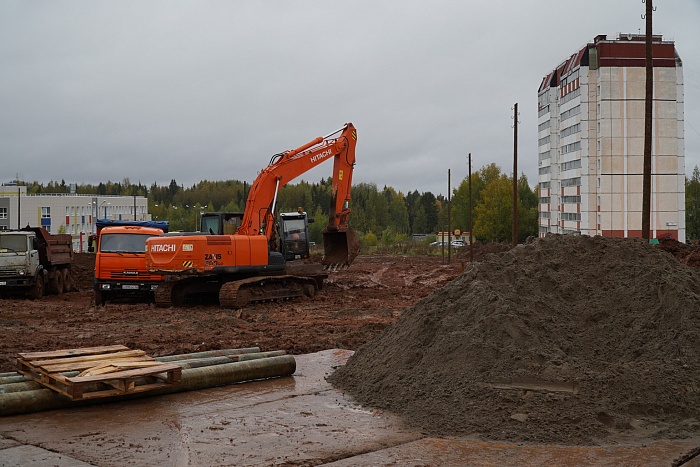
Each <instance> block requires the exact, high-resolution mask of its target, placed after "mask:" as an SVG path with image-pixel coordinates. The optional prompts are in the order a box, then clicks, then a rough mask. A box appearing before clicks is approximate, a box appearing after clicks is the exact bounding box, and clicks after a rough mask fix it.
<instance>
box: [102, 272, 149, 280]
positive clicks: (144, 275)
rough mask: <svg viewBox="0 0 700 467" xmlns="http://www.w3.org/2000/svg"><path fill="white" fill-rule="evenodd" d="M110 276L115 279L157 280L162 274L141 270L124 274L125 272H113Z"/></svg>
mask: <svg viewBox="0 0 700 467" xmlns="http://www.w3.org/2000/svg"><path fill="white" fill-rule="evenodd" d="M110 278H112V279H115V280H132V281H157V280H160V278H161V277H160V276H159V275H157V274H149V273H147V272H139V273H138V274H124V273H123V272H112V273H111V274H110Z"/></svg>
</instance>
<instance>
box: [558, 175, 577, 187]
mask: <svg viewBox="0 0 700 467" xmlns="http://www.w3.org/2000/svg"><path fill="white" fill-rule="evenodd" d="M579 185H581V177H574V178H566V179H564V180H562V181H561V186H563V187H567V186H579Z"/></svg>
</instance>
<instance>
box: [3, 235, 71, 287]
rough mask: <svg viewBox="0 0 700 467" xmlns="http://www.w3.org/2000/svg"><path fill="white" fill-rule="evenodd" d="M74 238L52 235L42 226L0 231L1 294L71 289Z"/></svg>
mask: <svg viewBox="0 0 700 467" xmlns="http://www.w3.org/2000/svg"><path fill="white" fill-rule="evenodd" d="M72 262H73V241H72V238H71V236H70V235H68V234H56V235H51V234H50V233H49V232H48V231H47V230H46V229H45V228H43V227H29V226H27V227H25V228H23V229H20V230H10V231H3V232H0V296H5V295H16V294H25V295H27V296H29V297H30V298H33V299H38V298H41V297H42V296H44V295H45V294H46V293H51V294H60V293H64V292H69V291H70V290H71V264H72Z"/></svg>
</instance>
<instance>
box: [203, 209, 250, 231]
mask: <svg viewBox="0 0 700 467" xmlns="http://www.w3.org/2000/svg"><path fill="white" fill-rule="evenodd" d="M242 220H243V213H242V212H203V213H202V215H201V223H200V225H201V227H200V229H199V231H200V232H202V233H205V234H209V235H233V234H235V233H236V230H238V227H240V226H241V222H242Z"/></svg>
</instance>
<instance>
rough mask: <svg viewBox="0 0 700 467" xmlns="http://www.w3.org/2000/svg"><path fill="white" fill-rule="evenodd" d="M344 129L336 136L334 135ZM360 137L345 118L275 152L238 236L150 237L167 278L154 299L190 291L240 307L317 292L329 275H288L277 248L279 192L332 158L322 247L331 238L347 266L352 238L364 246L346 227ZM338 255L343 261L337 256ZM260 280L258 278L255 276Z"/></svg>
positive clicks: (151, 254) (153, 259)
mask: <svg viewBox="0 0 700 467" xmlns="http://www.w3.org/2000/svg"><path fill="white" fill-rule="evenodd" d="M338 133H339V135H338V136H337V137H336V138H331V136H333V135H336V134H338ZM356 143H357V131H356V130H355V127H354V126H353V125H352V123H346V124H345V125H344V126H343V127H342V128H341V129H339V130H337V131H335V132H333V133H331V134H330V135H327V136H326V137H318V138H316V139H314V140H312V141H310V142H308V143H306V144H304V145H303V146H301V147H299V148H297V149H294V150H289V151H284V152H282V153H279V154H275V155H274V156H272V158H271V159H270V162H269V164H268V166H267V167H265V168H264V169H263V170H261V171H260V173H259V174H258V176H257V178H256V179H255V182H254V183H253V185H252V186H251V189H250V192H249V194H248V199H247V201H246V207H245V211H244V213H243V217H242V219H241V224H240V226H239V227H238V229H237V230H236V233H235V234H231V235H207V234H204V233H196V234H191V233H185V234H183V235H177V234H166V235H163V236H160V237H156V238H151V239H149V240H148V241H147V242H146V267H147V269H148V270H149V271H151V272H156V273H160V274H165V275H166V280H165V283H164V284H163V285H161V286H159V287H158V289H157V290H156V293H155V301H156V305H158V306H169V305H170V304H176V305H177V304H180V303H183V302H184V301H185V299H186V297H188V296H189V297H194V296H197V295H200V296H202V295H204V296H214V295H216V296H218V299H219V303H220V304H221V305H222V306H229V305H231V306H242V305H243V304H245V303H247V302H248V301H249V300H251V301H266V300H268V299H281V298H284V299H287V298H294V297H298V296H301V295H306V296H313V294H314V293H315V290H316V289H318V288H320V285H321V281H322V278H321V277H322V276H323V275H319V276H317V277H316V278H312V277H310V276H309V274H304V276H303V277H301V276H299V275H298V271H299V270H297V271H296V272H295V273H294V274H291V273H290V274H289V275H287V274H286V272H287V271H288V268H287V264H286V262H285V259H284V256H283V255H282V253H281V252H279V251H278V249H279V232H278V229H277V228H276V220H275V213H276V211H277V205H276V201H277V193H278V192H279V190H280V189H281V188H282V187H283V186H285V185H286V184H287V183H289V182H290V181H292V180H294V179H295V178H297V177H298V176H300V175H301V174H303V173H305V172H307V171H309V170H311V169H312V168H314V167H316V166H318V165H319V164H322V163H323V162H325V161H327V160H332V161H333V186H332V193H331V206H330V213H329V224H328V226H327V227H326V229H325V230H324V249H326V242H327V241H328V242H329V243H331V242H332V243H333V248H331V249H333V250H334V252H335V253H336V254H335V255H327V256H328V257H329V258H330V259H331V260H333V262H334V263H335V262H344V263H345V264H349V263H350V262H352V259H354V257H355V256H356V254H357V253H356V251H353V252H352V254H351V255H349V254H348V246H347V244H348V243H353V244H357V245H358V247H359V239H358V240H356V241H353V242H348V241H346V239H347V238H348V236H349V235H351V234H352V235H351V236H352V237H353V238H354V237H356V234H355V233H354V231H352V229H350V228H349V226H348V225H347V219H348V214H349V213H350V209H349V207H348V204H349V201H350V187H351V184H352V172H353V167H354V165H355V145H356ZM338 238H340V241H338ZM327 239H328V240H327ZM339 250H340V252H341V253H340V254H339V255H338V254H337V251H339ZM338 256H340V257H341V260H337V259H335V258H337V257H338ZM348 258H349V259H348ZM324 259H325V257H324ZM324 264H325V263H324ZM270 276H274V278H271V277H270ZM255 278H257V279H258V282H257V283H254V282H253V281H254V280H255ZM317 279H318V280H317Z"/></svg>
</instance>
